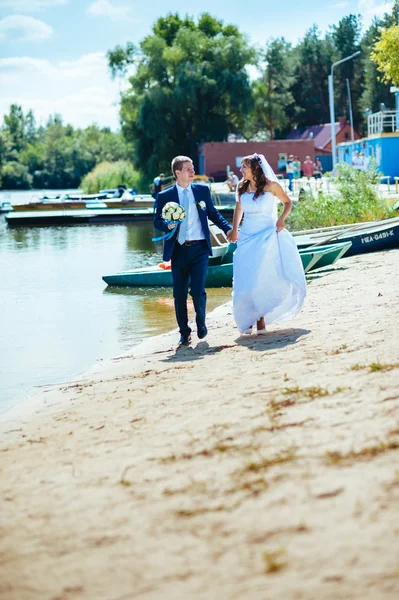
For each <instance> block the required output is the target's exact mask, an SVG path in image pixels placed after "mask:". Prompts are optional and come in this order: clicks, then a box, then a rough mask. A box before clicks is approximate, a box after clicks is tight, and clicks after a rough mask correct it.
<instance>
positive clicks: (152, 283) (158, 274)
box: [103, 263, 233, 288]
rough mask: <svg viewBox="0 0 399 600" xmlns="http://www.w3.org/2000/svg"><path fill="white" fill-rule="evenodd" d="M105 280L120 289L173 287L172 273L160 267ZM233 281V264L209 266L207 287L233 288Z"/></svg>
mask: <svg viewBox="0 0 399 600" xmlns="http://www.w3.org/2000/svg"><path fill="white" fill-rule="evenodd" d="M103 280H104V281H105V283H107V284H108V285H116V286H120V287H124V286H131V287H171V286H172V285H173V280H172V271H171V270H165V269H162V268H161V267H159V266H158V265H157V266H154V267H143V268H141V269H134V270H132V271H122V272H120V273H115V274H114V275H104V276H103ZM232 280H233V263H228V264H225V265H222V264H219V265H214V266H212V265H209V266H208V270H207V273H206V280H205V286H206V287H211V288H219V287H231V283H232Z"/></svg>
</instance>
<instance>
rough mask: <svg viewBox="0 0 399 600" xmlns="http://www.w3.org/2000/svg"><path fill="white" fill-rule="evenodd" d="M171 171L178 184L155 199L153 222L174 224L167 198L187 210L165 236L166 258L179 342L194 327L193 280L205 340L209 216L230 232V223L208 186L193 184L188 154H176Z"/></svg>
mask: <svg viewBox="0 0 399 600" xmlns="http://www.w3.org/2000/svg"><path fill="white" fill-rule="evenodd" d="M172 172H173V175H174V177H175V179H176V185H174V186H173V187H172V188H170V189H168V190H165V191H163V192H160V193H159V194H158V197H157V199H156V202H155V217H154V225H155V227H156V229H159V230H160V231H164V232H165V233H167V232H169V231H170V229H173V228H174V227H175V225H168V223H167V222H166V221H165V220H164V219H163V218H162V209H163V207H164V206H165V204H166V203H167V202H178V203H179V204H181V205H182V206H183V208H184V209H185V211H186V218H185V219H184V221H182V223H180V224H178V225H177V230H176V232H175V233H174V235H173V236H172V237H171V239H168V240H165V246H164V251H163V259H164V260H165V261H168V260H171V259H172V277H173V297H174V302H175V312H176V320H177V323H178V325H179V331H180V340H179V346H188V345H189V343H190V342H191V329H190V327H189V326H188V315H187V294H188V285H189V281H190V280H191V289H190V295H191V297H192V299H193V303H194V308H195V315H196V319H195V320H196V324H197V335H198V337H199V339H200V340H202V339H203V338H204V337H205V336H206V334H207V333H208V330H207V328H206V324H205V316H206V292H205V277H206V270H207V268H208V258H209V256H212V245H211V239H210V234H209V227H208V219H209V220H210V221H212V222H213V223H215V225H217V226H218V227H220V229H222V230H223V231H224V232H225V233H226V234H227V239H229V237H230V233H231V231H232V227H231V225H229V223H228V222H227V221H226V220H225V219H224V218H223V217H222V215H221V214H220V213H219V212H218V211H217V210H216V208H215V207H214V205H213V202H212V200H211V194H210V191H209V188H208V186H206V185H197V184H193V183H192V181H193V180H194V174H195V171H194V166H193V161H192V160H191V158H189V157H188V156H176V157H175V158H174V159H173V160H172Z"/></svg>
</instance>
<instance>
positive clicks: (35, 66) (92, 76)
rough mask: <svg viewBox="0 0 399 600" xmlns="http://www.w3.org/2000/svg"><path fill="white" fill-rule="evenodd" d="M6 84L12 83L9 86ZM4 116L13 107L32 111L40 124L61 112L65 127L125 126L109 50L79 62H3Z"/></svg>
mask: <svg viewBox="0 0 399 600" xmlns="http://www.w3.org/2000/svg"><path fill="white" fill-rule="evenodd" d="M4 84H6V85H4ZM0 85H1V86H2V89H3V90H7V92H6V93H7V96H5V94H4V93H3V95H2V96H1V97H0V121H1V120H2V119H1V115H2V114H4V113H6V112H8V110H9V107H10V104H12V103H17V104H20V105H21V106H22V107H23V109H24V110H25V111H27V110H29V109H32V110H33V112H34V114H35V117H36V119H37V121H38V122H42V123H45V122H46V121H47V119H48V117H49V115H51V114H54V113H56V112H58V113H60V114H61V115H62V117H63V120H64V122H65V123H71V124H72V125H73V126H74V127H87V126H88V125H90V124H91V123H93V122H97V123H98V124H99V125H100V126H102V127H105V126H107V127H111V128H112V129H117V128H118V127H119V108H118V103H119V84H118V82H114V81H112V80H111V79H110V76H109V73H108V68H107V59H106V56H105V53H104V52H96V53H93V54H86V55H83V56H81V57H79V58H78V59H77V60H76V61H58V62H51V61H49V60H42V59H37V58H32V57H30V56H19V57H11V58H3V59H0Z"/></svg>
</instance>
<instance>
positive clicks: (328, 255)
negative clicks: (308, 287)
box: [299, 241, 352, 273]
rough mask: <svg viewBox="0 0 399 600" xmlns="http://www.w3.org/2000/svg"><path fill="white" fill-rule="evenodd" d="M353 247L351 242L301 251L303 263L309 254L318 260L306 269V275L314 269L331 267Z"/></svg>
mask: <svg viewBox="0 0 399 600" xmlns="http://www.w3.org/2000/svg"><path fill="white" fill-rule="evenodd" d="M351 246H352V242H350V241H349V242H341V243H338V244H327V245H325V246H319V247H317V248H312V249H309V250H307V249H306V248H305V249H304V250H300V251H299V254H300V256H301V259H302V262H303V256H305V255H306V254H308V253H311V254H312V255H313V256H314V257H315V258H316V260H315V261H314V262H312V263H311V264H310V266H309V267H308V268H307V269H305V273H308V272H309V271H313V270H314V269H321V268H323V267H329V266H331V265H333V264H334V263H336V262H337V260H339V259H340V258H342V257H343V256H344V254H346V253H347V252H348V250H349V249H350V247H351Z"/></svg>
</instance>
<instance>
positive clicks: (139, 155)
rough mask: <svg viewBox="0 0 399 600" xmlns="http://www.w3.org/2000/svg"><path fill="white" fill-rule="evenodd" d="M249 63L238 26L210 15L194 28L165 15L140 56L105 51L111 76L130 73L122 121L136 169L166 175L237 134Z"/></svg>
mask: <svg viewBox="0 0 399 600" xmlns="http://www.w3.org/2000/svg"><path fill="white" fill-rule="evenodd" d="M254 59H255V53H254V50H253V49H251V48H250V47H249V45H248V43H247V41H246V40H245V38H244V37H243V36H242V35H241V34H240V32H239V31H238V29H237V28H236V27H234V26H232V25H224V24H223V22H222V21H219V20H217V19H215V18H213V17H211V16H210V15H209V14H207V13H204V14H203V15H201V16H200V18H199V20H198V23H197V24H196V23H195V22H194V21H193V20H192V19H190V18H188V17H185V18H184V19H181V18H180V17H179V15H178V14H169V15H167V16H166V17H163V18H161V19H158V20H157V22H156V23H155V25H154V26H153V30H152V34H151V35H149V36H147V37H146V38H144V40H143V41H142V42H141V44H140V50H136V51H135V52H133V51H132V50H130V51H128V49H127V50H126V51H125V53H121V50H120V48H117V49H116V50H114V51H111V52H109V53H108V60H109V66H110V69H111V72H112V73H113V74H115V73H118V72H120V73H121V75H122V76H123V74H124V73H126V71H127V69H128V68H129V66H132V65H134V68H135V72H134V75H132V76H131V77H130V79H129V82H130V86H131V87H130V88H129V89H128V90H127V91H126V92H125V93H124V94H123V95H122V99H121V120H122V131H123V133H124V136H125V138H126V140H127V141H128V142H130V143H131V144H132V148H133V160H134V162H135V165H136V167H138V168H142V169H143V170H144V171H145V173H146V174H147V175H149V174H153V173H156V172H159V170H160V169H162V170H167V169H168V168H169V164H170V158H171V157H172V156H173V155H176V154H188V155H190V156H191V157H192V158H193V159H194V160H196V157H197V147H198V145H199V144H200V143H201V142H204V141H222V140H225V139H227V135H228V134H229V133H230V132H239V131H240V130H241V128H242V127H243V124H244V122H245V119H246V116H247V114H248V113H249V111H250V110H251V107H252V94H251V86H250V82H249V77H248V73H247V70H246V66H247V65H248V64H250V63H253V62H254ZM119 66H120V69H119Z"/></svg>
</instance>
